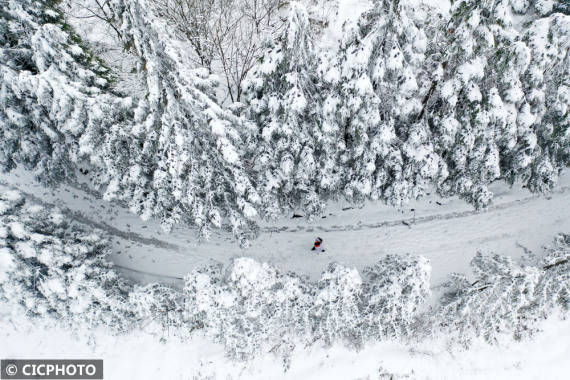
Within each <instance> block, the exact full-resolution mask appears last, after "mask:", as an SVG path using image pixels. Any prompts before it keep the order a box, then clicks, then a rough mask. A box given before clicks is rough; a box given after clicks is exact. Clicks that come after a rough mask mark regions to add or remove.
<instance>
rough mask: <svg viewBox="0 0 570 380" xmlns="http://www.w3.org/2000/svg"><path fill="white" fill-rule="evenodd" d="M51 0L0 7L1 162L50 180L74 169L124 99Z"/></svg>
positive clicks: (119, 113) (20, 0) (118, 115)
mask: <svg viewBox="0 0 570 380" xmlns="http://www.w3.org/2000/svg"><path fill="white" fill-rule="evenodd" d="M58 3H59V1H58V0H17V1H15V0H10V1H4V2H2V8H1V11H0V136H1V137H0V141H1V142H0V168H1V170H3V171H7V170H11V169H13V168H14V167H16V166H18V165H22V166H24V167H25V168H27V169H30V170H33V171H34V173H35V175H36V176H37V177H38V178H40V179H42V180H43V181H44V182H47V183H49V184H55V183H58V182H60V181H62V180H65V179H67V178H70V177H73V175H74V166H75V163H76V162H77V161H79V160H80V159H82V158H83V157H84V156H85V155H86V154H88V153H89V152H90V151H91V150H93V147H94V146H99V145H100V144H101V140H102V136H103V135H104V134H105V133H106V130H107V129H108V128H110V126H111V125H112V124H119V123H121V119H122V117H123V115H124V113H126V110H125V108H126V107H128V106H129V105H130V103H129V101H128V99H122V98H120V97H117V96H115V95H113V94H112V93H110V92H109V87H110V85H111V83H112V80H113V78H112V76H111V75H110V73H109V70H108V69H107V68H106V67H105V65H103V64H102V63H101V62H100V61H99V60H98V59H96V58H95V57H93V55H92V54H91V52H90V51H89V50H88V49H87V48H86V47H85V45H84V44H83V43H82V41H81V39H80V38H79V37H78V36H77V35H76V34H75V33H74V32H73V31H72V29H71V28H70V26H69V25H68V24H66V22H65V20H64V18H63V16H62V13H61V12H60V11H59V10H58V8H57V6H58Z"/></svg>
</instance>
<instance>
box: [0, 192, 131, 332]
mask: <svg viewBox="0 0 570 380" xmlns="http://www.w3.org/2000/svg"><path fill="white" fill-rule="evenodd" d="M0 210H1V211H0V300H1V301H2V303H4V304H6V305H9V306H8V307H7V308H6V310H8V311H9V312H10V313H12V316H13V317H15V319H14V322H15V323H19V319H21V317H22V316H26V317H28V318H32V319H34V318H39V319H41V320H42V321H53V322H55V323H57V324H59V325H63V326H65V327H71V328H74V329H75V328H80V327H83V326H86V327H89V328H90V327H96V326H105V327H107V328H110V329H111V330H113V331H121V332H122V331H126V330H127V329H128V328H129V327H130V326H131V325H132V324H133V323H135V322H136V321H137V316H136V315H135V314H134V313H133V312H132V310H131V308H130V307H129V301H128V294H129V292H130V291H131V287H130V286H129V285H128V284H127V283H126V282H125V281H123V280H122V279H121V278H120V277H119V275H118V274H117V273H116V272H115V271H114V270H113V269H112V268H111V265H110V263H109V262H108V261H107V260H106V258H105V256H106V255H107V254H108V253H109V251H108V246H107V241H106V240H105V239H104V236H103V235H102V234H101V233H100V232H98V231H87V230H86V229H85V228H84V227H82V226H80V225H76V224H75V223H73V221H70V220H68V219H67V218H66V217H65V216H64V215H62V214H61V213H60V212H59V210H57V209H52V208H49V207H44V206H40V205H35V204H33V203H30V202H28V201H26V200H25V199H24V197H23V196H22V195H21V194H19V193H17V192H14V191H7V192H4V193H1V194H0Z"/></svg>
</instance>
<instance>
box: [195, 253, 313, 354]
mask: <svg viewBox="0 0 570 380" xmlns="http://www.w3.org/2000/svg"><path fill="white" fill-rule="evenodd" d="M184 289H185V298H186V308H185V319H187V320H188V321H189V323H190V324H191V326H194V328H204V329H205V330H206V333H207V334H209V335H210V336H212V337H213V338H214V339H215V340H217V341H220V342H222V343H224V345H225V346H226V348H227V350H228V352H229V353H230V354H231V355H232V356H233V357H239V358H248V357H251V356H252V355H254V354H256V353H258V352H259V351H260V350H261V349H262V348H265V349H267V350H269V349H272V350H274V351H279V352H282V353H283V354H286V353H287V351H289V347H290V346H291V345H292V344H293V343H292V338H293V337H297V336H303V335H304V334H306V333H309V332H310V329H309V324H308V321H307V318H308V314H307V310H308V307H309V305H310V302H309V300H310V298H309V296H308V292H307V291H306V289H305V286H304V284H303V282H302V281H301V280H300V279H299V278H297V277H295V276H292V275H282V274H280V273H279V272H278V271H277V270H276V269H275V268H272V267H271V266H269V265H268V264H261V263H258V262H256V261H254V260H252V259H248V258H242V259H238V260H236V261H235V262H234V264H233V265H232V267H231V270H230V271H229V273H228V276H227V277H225V278H224V277H223V275H222V268H221V267H220V266H216V265H214V266H212V267H209V268H206V269H203V270H197V271H194V272H193V273H191V274H190V275H189V276H187V277H186V279H185V288H184Z"/></svg>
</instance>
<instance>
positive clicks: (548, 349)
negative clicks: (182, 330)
mask: <svg viewBox="0 0 570 380" xmlns="http://www.w3.org/2000/svg"><path fill="white" fill-rule="evenodd" d="M11 328H12V327H11V326H0V329H1V331H2V334H1V335H2V340H0V357H2V358H32V357H33V358H50V359H51V358H54V359H55V358H61V359H63V358H67V359H69V358H102V359H103V360H104V368H105V369H104V376H105V379H107V380H129V379H137V380H144V379H161V380H170V379H180V380H182V379H188V380H190V379H192V380H206V379H208V380H213V379H225V380H229V379H248V380H254V379H259V380H269V379H291V380H299V379H303V380H304V379H330V380H337V379H338V380H356V379H394V380H396V379H450V380H456V379H505V380H506V379H516V380H522V379H548V380H562V379H568V373H569V371H570V363H569V361H568V358H569V357H570V343H569V342H570V320H566V321H560V320H557V319H553V320H549V321H548V322H547V323H546V324H544V326H543V329H544V331H543V332H542V333H541V334H540V335H538V336H537V337H536V339H533V340H528V341H523V342H521V343H513V344H511V345H509V347H504V346H503V347H501V346H490V345H489V344H487V343H484V342H480V343H477V342H476V343H475V344H473V345H472V347H471V348H470V349H469V350H465V351H462V350H459V351H454V352H450V351H449V350H448V348H447V347H446V346H445V343H444V342H439V341H426V342H422V343H417V344H415V345H414V347H413V348H412V347H409V346H405V345H402V344H399V343H393V342H380V343H375V344H372V345H368V346H366V347H364V348H363V349H362V350H360V351H355V350H351V349H348V348H346V347H344V346H342V345H340V344H339V345H335V346H333V347H331V348H323V347H318V346H313V347H310V348H302V347H301V348H299V349H298V350H297V351H295V353H294V355H293V358H292V364H291V368H290V369H289V370H288V371H287V372H283V369H282V364H281V362H280V361H279V360H277V359H276V358H275V357H274V356H273V355H272V354H266V355H264V356H261V357H259V358H257V359H255V360H253V361H251V362H247V363H237V362H232V361H230V360H228V359H227V358H226V357H225V355H224V349H223V347H221V346H219V345H215V344H212V343H210V342H208V341H206V340H203V339H200V338H194V339H193V340H191V341H185V342H179V341H175V340H168V341H167V342H166V343H160V342H159V340H158V339H157V337H155V336H152V335H149V334H146V333H143V332H139V333H136V334H135V333H132V334H129V335H127V336H118V337H113V336H109V335H106V334H104V333H103V332H100V331H99V332H95V333H94V334H93V336H91V335H89V336H82V335H79V336H78V335H72V334H71V333H69V331H64V330H59V329H41V328H38V329H34V330H33V331H31V332H28V331H12V330H11Z"/></svg>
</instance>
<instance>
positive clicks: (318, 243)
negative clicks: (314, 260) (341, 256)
mask: <svg viewBox="0 0 570 380" xmlns="http://www.w3.org/2000/svg"><path fill="white" fill-rule="evenodd" d="M311 251H316V252H317V253H320V252H324V251H325V249H324V248H323V239H321V238H320V237H317V239H316V240H315V243H314V244H313V248H311Z"/></svg>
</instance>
